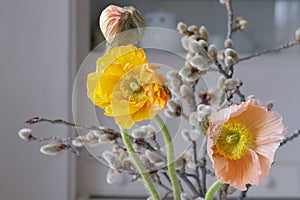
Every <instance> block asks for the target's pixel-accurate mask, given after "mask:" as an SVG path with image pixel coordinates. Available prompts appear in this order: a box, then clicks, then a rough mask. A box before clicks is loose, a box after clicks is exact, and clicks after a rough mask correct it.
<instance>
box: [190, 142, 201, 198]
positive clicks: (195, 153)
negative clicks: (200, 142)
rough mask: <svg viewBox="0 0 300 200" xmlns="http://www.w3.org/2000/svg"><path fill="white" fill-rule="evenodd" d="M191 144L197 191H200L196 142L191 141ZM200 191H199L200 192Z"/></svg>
mask: <svg viewBox="0 0 300 200" xmlns="http://www.w3.org/2000/svg"><path fill="white" fill-rule="evenodd" d="M192 146H193V151H194V163H195V174H196V177H197V178H196V182H197V185H198V191H202V192H203V188H202V186H201V183H200V174H199V166H198V160H197V144H196V142H195V141H193V142H192ZM202 192H200V193H202Z"/></svg>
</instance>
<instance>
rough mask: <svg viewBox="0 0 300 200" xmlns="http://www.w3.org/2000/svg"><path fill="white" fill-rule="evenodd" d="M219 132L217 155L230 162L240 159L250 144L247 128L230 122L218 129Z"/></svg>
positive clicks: (232, 121) (250, 139) (238, 123)
mask: <svg viewBox="0 0 300 200" xmlns="http://www.w3.org/2000/svg"><path fill="white" fill-rule="evenodd" d="M219 131H220V136H219V138H218V141H217V143H216V147H217V149H218V152H219V154H220V155H222V156H224V157H226V158H228V159H231V160H238V159H240V158H242V157H243V156H244V155H245V153H246V151H247V149H248V147H249V146H250V145H251V143H252V137H251V134H250V131H249V129H248V128H247V126H246V125H245V124H243V123H241V122H237V121H234V120H230V121H228V122H226V123H225V124H224V125H223V126H222V127H220V130H219Z"/></svg>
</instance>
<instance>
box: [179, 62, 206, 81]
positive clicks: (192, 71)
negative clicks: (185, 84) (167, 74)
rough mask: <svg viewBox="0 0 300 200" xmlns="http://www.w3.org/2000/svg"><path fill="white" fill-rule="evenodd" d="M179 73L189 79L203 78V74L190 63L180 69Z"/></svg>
mask: <svg viewBox="0 0 300 200" xmlns="http://www.w3.org/2000/svg"><path fill="white" fill-rule="evenodd" d="M179 74H180V75H181V76H182V77H183V78H185V79H186V80H187V81H196V80H198V79H199V78H201V75H202V73H201V72H200V71H199V70H198V69H197V68H196V67H193V66H190V65H187V66H185V67H183V68H182V69H181V70H180V71H179Z"/></svg>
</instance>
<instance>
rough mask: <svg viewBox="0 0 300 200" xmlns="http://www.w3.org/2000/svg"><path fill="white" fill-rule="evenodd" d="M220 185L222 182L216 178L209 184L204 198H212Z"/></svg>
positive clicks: (210, 199)
mask: <svg viewBox="0 0 300 200" xmlns="http://www.w3.org/2000/svg"><path fill="white" fill-rule="evenodd" d="M221 186H222V183H220V182H219V181H218V180H216V182H214V184H212V186H210V188H209V189H208V191H207V193H206V195H205V200H212V199H213V196H214V194H215V192H216V191H217V190H218V189H219V188H220V187H221Z"/></svg>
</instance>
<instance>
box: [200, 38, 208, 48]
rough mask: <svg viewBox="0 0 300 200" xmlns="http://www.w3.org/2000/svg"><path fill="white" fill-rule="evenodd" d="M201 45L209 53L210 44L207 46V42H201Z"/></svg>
mask: <svg viewBox="0 0 300 200" xmlns="http://www.w3.org/2000/svg"><path fill="white" fill-rule="evenodd" d="M199 44H200V46H201V47H202V48H203V49H204V50H205V51H207V49H208V44H207V42H206V41H205V40H199Z"/></svg>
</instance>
